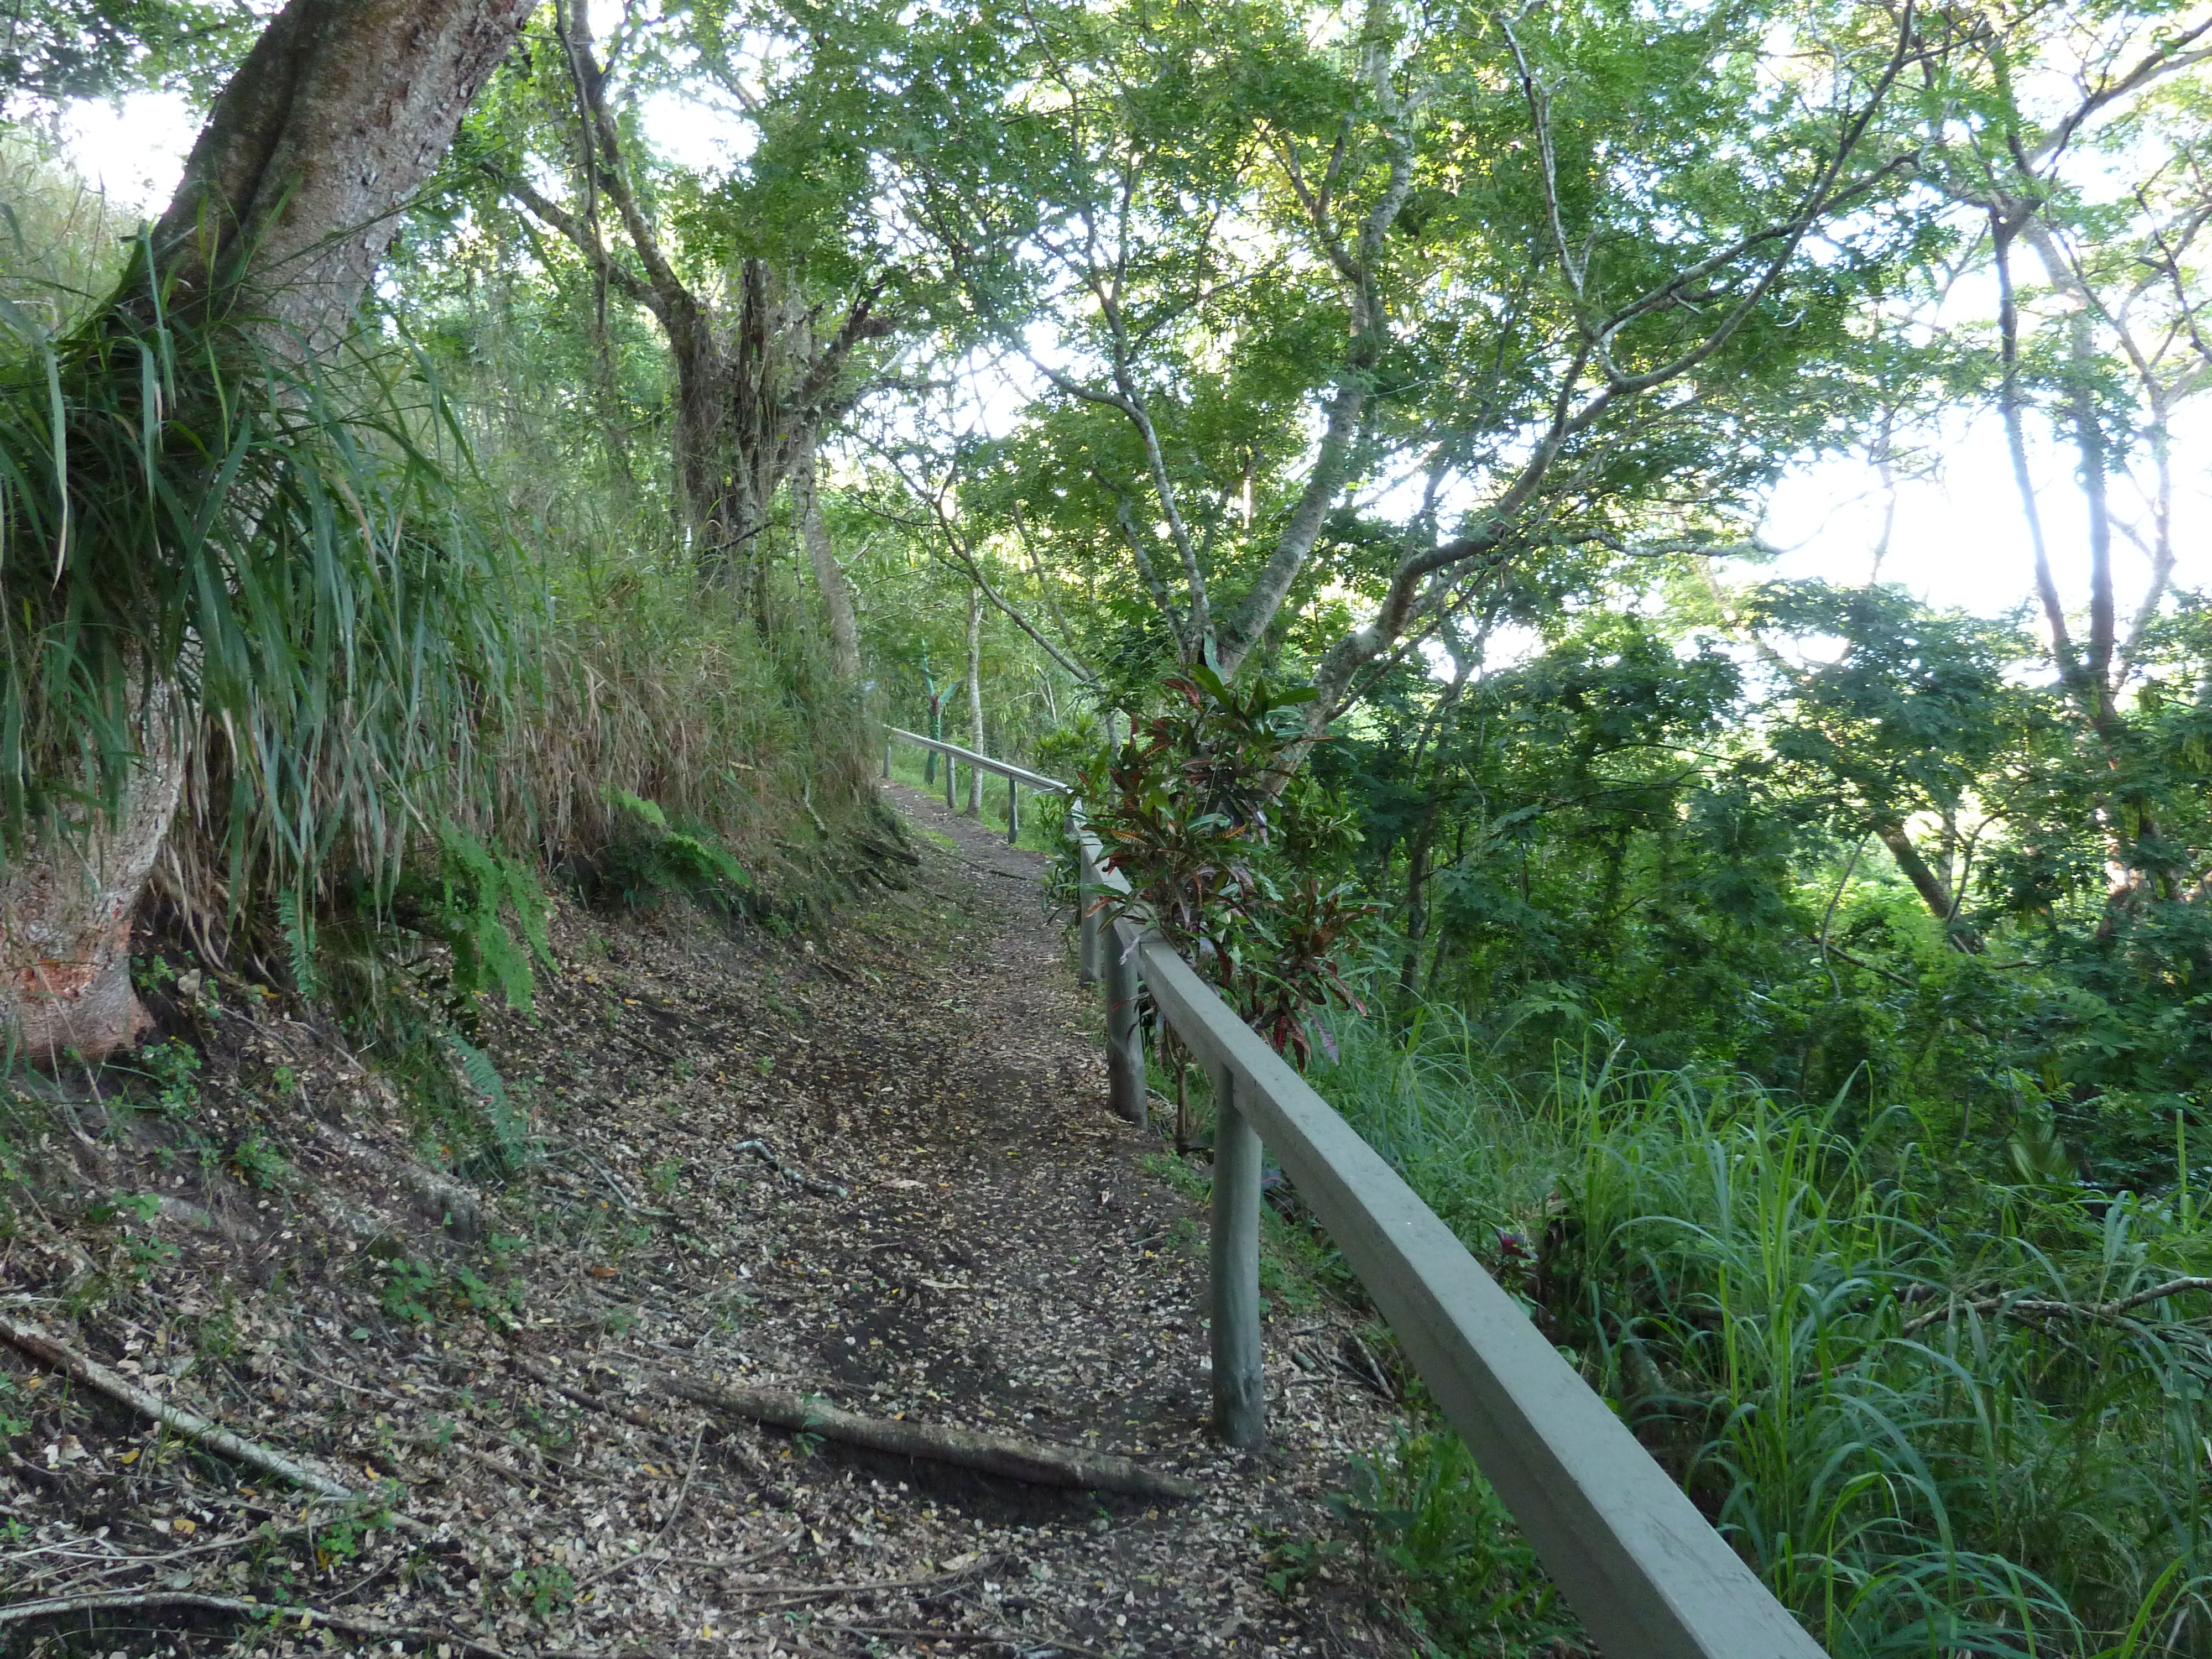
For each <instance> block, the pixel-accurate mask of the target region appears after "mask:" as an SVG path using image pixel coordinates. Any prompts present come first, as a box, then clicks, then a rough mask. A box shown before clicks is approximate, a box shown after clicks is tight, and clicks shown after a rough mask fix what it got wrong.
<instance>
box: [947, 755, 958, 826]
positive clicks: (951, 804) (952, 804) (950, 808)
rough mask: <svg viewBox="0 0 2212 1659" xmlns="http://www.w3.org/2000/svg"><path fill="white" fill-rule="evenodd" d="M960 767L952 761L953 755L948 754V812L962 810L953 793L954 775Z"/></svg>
mask: <svg viewBox="0 0 2212 1659" xmlns="http://www.w3.org/2000/svg"><path fill="white" fill-rule="evenodd" d="M957 770H958V768H957V767H956V766H954V765H953V763H952V757H951V756H950V755H947V756H946V757H945V811H948V812H957V811H959V810H960V807H959V805H958V803H957V801H955V800H954V799H953V795H952V775H953V773H954V772H956V771H957Z"/></svg>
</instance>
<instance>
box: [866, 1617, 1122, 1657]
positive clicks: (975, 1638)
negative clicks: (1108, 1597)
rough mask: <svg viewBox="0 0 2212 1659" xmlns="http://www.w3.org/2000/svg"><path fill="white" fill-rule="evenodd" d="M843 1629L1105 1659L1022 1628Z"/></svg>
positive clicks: (1069, 1643) (886, 1626)
mask: <svg viewBox="0 0 2212 1659" xmlns="http://www.w3.org/2000/svg"><path fill="white" fill-rule="evenodd" d="M837 1628H838V1629H839V1630H842V1631H850V1632H852V1633H853V1634H854V1635H855V1636H895V1637H904V1638H910V1639H913V1640H915V1641H921V1640H925V1639H926V1640H928V1641H932V1642H991V1643H995V1644H998V1645H999V1646H1000V1647H1008V1648H1012V1650H1014V1651H1015V1652H1017V1653H1031V1652H1034V1651H1036V1650H1037V1649H1039V1648H1051V1649H1054V1650H1056V1651H1058V1652H1060V1653H1073V1654H1075V1655H1077V1656H1078V1659H1106V1656H1105V1655H1104V1654H1103V1653H1101V1652H1099V1651H1098V1650H1097V1649H1096V1648H1086V1647H1082V1646H1079V1645H1078V1644H1075V1643H1073V1642H1063V1641H1060V1639H1058V1638H1056V1637H1051V1636H1033V1635H1031V1634H1030V1632H1027V1631H1025V1630H910V1629H908V1628H907V1627H906V1626H902V1625H840V1626H837Z"/></svg>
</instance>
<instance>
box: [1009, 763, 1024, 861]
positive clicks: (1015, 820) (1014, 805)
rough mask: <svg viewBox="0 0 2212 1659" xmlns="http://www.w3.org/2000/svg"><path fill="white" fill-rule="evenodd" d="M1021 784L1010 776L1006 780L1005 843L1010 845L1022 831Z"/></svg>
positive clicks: (1018, 837)
mask: <svg viewBox="0 0 2212 1659" xmlns="http://www.w3.org/2000/svg"><path fill="white" fill-rule="evenodd" d="M1021 788H1022V787H1021V785H1019V784H1018V783H1016V782H1015V781H1013V780H1012V778H1008V779H1007V780H1006V845H1007V846H1009V847H1012V845H1013V844H1014V842H1016V841H1018V840H1019V839H1020V837H1021V833H1022V796H1021Z"/></svg>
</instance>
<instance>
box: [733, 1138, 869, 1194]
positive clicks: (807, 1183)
mask: <svg viewBox="0 0 2212 1659" xmlns="http://www.w3.org/2000/svg"><path fill="white" fill-rule="evenodd" d="M730 1150H731V1151H732V1152H750V1153H751V1154H752V1155H753V1156H754V1157H755V1158H758V1159H760V1161H761V1162H762V1163H763V1164H767V1165H768V1167H769V1169H771V1170H775V1172H776V1173H777V1174H778V1175H780V1176H782V1177H783V1178H784V1179H785V1180H786V1181H795V1182H798V1183H799V1185H800V1186H802V1187H804V1188H806V1190H807V1191H808V1192H810V1193H812V1194H814V1195H815V1196H816V1197H817V1198H843V1197H845V1196H846V1193H845V1189H844V1188H842V1187H840V1186H839V1185H838V1184H837V1183H836V1182H834V1181H823V1180H819V1179H817V1177H815V1176H811V1175H809V1174H807V1173H806V1171H805V1170H802V1169H800V1168H799V1166H798V1165H797V1164H786V1163H785V1162H784V1161H783V1160H782V1159H781V1158H778V1157H777V1156H776V1155H775V1148H774V1147H773V1146H769V1144H768V1142H766V1141H765V1140H740V1141H739V1142H738V1143H737V1145H736V1146H732V1147H731V1148H730Z"/></svg>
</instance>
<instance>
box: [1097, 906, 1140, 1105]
mask: <svg viewBox="0 0 2212 1659" xmlns="http://www.w3.org/2000/svg"><path fill="white" fill-rule="evenodd" d="M1100 942H1101V943H1102V944H1103V945H1104V946H1105V950H1106V1102H1107V1104H1108V1105H1109V1106H1111V1107H1112V1108H1113V1109H1114V1112H1115V1115H1116V1116H1118V1117H1121V1118H1123V1119H1125V1120H1127V1121H1129V1122H1131V1123H1134V1124H1137V1125H1139V1126H1142V1125H1143V1124H1145V1123H1147V1122H1149V1121H1151V1118H1150V1115H1149V1114H1147V1113H1146V1110H1145V1034H1144V1030H1143V1029H1142V1028H1141V1027H1140V1026H1139V1024H1137V953H1136V951H1135V950H1134V948H1133V947H1132V946H1131V945H1127V944H1125V943H1124V942H1123V941H1122V939H1121V929H1120V928H1118V927H1109V928H1107V929H1105V931H1104V937H1103V939H1102V940H1101V941H1100Z"/></svg>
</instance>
